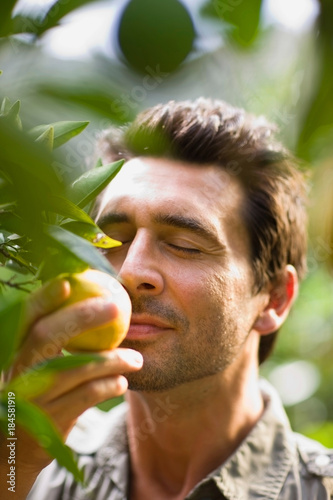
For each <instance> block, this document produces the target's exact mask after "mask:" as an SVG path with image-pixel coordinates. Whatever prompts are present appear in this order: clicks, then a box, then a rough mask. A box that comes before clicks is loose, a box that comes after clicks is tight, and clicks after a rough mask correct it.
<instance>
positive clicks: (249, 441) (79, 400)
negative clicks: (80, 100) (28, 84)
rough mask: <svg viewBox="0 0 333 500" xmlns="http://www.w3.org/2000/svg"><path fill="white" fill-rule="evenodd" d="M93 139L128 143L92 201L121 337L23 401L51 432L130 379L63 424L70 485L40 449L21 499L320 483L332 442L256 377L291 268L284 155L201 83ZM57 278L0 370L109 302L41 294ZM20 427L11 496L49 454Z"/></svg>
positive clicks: (226, 494) (110, 153)
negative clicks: (105, 238)
mask: <svg viewBox="0 0 333 500" xmlns="http://www.w3.org/2000/svg"><path fill="white" fill-rule="evenodd" d="M99 147H100V151H101V153H102V155H103V157H104V159H105V160H108V161H110V160H114V159H115V158H119V157H124V158H126V159H128V162H127V163H126V164H125V165H124V167H123V169H122V170H121V172H120V173H119V174H118V175H117V177H116V178H115V180H114V181H112V183H111V184H110V185H109V186H108V187H107V188H106V190H105V191H104V193H103V195H102V196H101V197H100V198H99V200H98V203H97V206H96V209H95V215H96V220H97V222H98V224H99V225H100V226H101V227H102V228H103V229H104V231H105V232H106V233H107V234H109V235H110V236H111V237H113V238H115V239H118V240H120V241H122V243H123V245H122V246H121V247H117V248H114V249H111V250H110V251H108V252H107V257H108V259H109V260H110V262H111V264H112V265H113V266H114V268H115V269H116V271H117V272H118V274H119V278H120V279H121V282H122V283H123V285H124V286H125V288H126V289H127V291H128V293H129V295H130V297H131V300H132V306H133V315H132V322H131V326H130V329H129V332H128V335H127V337H126V339H125V341H124V342H123V343H122V345H121V348H119V349H117V350H115V351H113V352H111V353H105V361H103V362H101V363H98V364H97V363H96V364H92V365H88V366H86V367H83V368H82V367H81V368H78V369H72V370H69V371H68V372H67V373H65V374H61V375H60V376H59V380H57V381H56V383H55V385H54V387H52V388H51V389H50V390H48V391H47V392H46V393H45V394H43V395H42V396H40V397H39V398H38V399H37V400H36V402H37V403H38V404H39V405H40V406H41V407H42V408H43V409H44V410H45V411H47V412H48V413H49V414H50V415H51V416H52V418H53V420H54V421H55V423H56V425H57V426H58V428H59V429H60V430H61V432H62V433H63V435H64V436H67V435H68V433H69V431H70V430H71V429H72V427H73V424H74V423H75V421H76V419H77V418H78V416H79V415H80V414H81V413H82V412H83V411H84V410H86V409H87V408H90V407H91V406H93V405H95V404H97V403H99V402H101V401H104V400H106V399H108V398H112V397H114V396H117V395H119V394H122V393H124V392H125V391H126V388H127V384H128V386H129V389H130V390H129V391H127V392H126V395H125V398H126V403H124V404H122V405H120V406H118V407H116V408H115V409H114V410H112V411H111V412H110V413H109V414H106V415H98V416H96V417H95V416H94V417H93V418H94V419H95V418H96V420H93V421H92V423H87V421H86V420H84V421H83V422H82V421H80V420H79V423H80V425H78V424H77V425H76V427H74V429H73V430H72V432H71V433H70V434H69V440H68V442H69V444H70V445H71V446H72V447H73V449H74V450H75V451H76V452H77V453H78V457H79V464H80V466H84V467H85V475H86V481H87V484H88V487H87V489H84V488H82V487H80V486H79V485H77V484H76V483H75V481H74V480H73V478H72V477H71V475H70V474H68V473H67V472H66V471H65V470H64V469H61V468H60V467H59V466H57V465H56V463H55V462H53V463H52V464H51V465H50V466H49V467H47V468H46V469H45V470H44V471H43V472H42V473H41V474H40V476H39V477H38V478H37V481H36V482H35V484H34V486H33V488H32V490H31V492H30V494H29V496H28V499H29V500H32V499H33V500H35V499H36V500H37V499H38V500H43V499H48V500H53V499H62V500H67V499H68V500H69V499H82V498H93V499H95V500H106V499H108V500H116V499H118V500H120V499H127V498H128V499H130V500H150V499H154V500H155V499H156V500H166V499H172V500H181V499H188V500H189V499H191V500H197V499H200V500H204V499H205V500H208V499H210V500H213V499H214V500H215V499H228V500H241V499H259V498H260V499H271V500H273V499H282V500H287V499H288V500H295V499H303V500H304V499H306V500H315V499H318V500H323V499H327V498H329V495H330V493H331V492H332V491H333V490H332V487H331V477H332V476H333V465H332V454H330V453H329V451H328V450H326V449H324V448H323V447H321V446H320V445H319V444H317V443H314V442H312V441H310V440H307V439H306V438H303V437H301V436H297V435H295V434H293V433H292V432H291V430H290V428H289V424H288V422H287V419H286V416H285V414H284V413H283V410H282V407H281V403H280V402H279V399H278V397H277V395H276V394H275V392H274V390H273V389H272V388H271V387H270V386H269V385H268V384H267V383H265V384H261V383H259V381H258V365H259V363H261V362H262V361H264V359H266V357H267V356H268V355H269V353H270V351H271V349H272V347H273V344H274V340H275V337H276V334H277V331H278V330H279V328H280V326H281V325H282V323H283V322H284V321H285V319H286V317H287V315H288V313H289V310H290V308H291V306H292V304H293V302H294V299H295V297H296V295H297V289H298V280H299V279H301V278H302V277H303V276H304V273H305V267H306V265H305V258H306V216H305V208H304V205H305V186H304V181H303V178H302V175H301V173H300V172H299V171H298V170H297V169H296V167H295V165H294V161H293V160H292V158H291V156H290V155H289V154H288V153H287V152H286V151H285V150H284V149H283V148H282V146H281V145H280V144H279V143H277V142H276V140H275V139H274V137H273V130H272V128H271V127H270V126H269V125H268V124H267V123H266V122H265V121H264V120H263V119H261V118H255V117H251V116H249V115H247V114H246V113H245V112H244V111H242V110H238V109H235V108H233V107H231V106H228V105H227V104H225V103H223V102H220V101H211V100H206V99H198V100H197V101H195V102H193V103H192V102H181V103H176V102H170V103H168V104H166V105H159V106H156V107H154V108H152V109H150V110H147V111H146V112H144V113H142V114H141V115H139V117H138V118H137V119H136V121H135V122H134V123H133V124H132V125H131V126H130V127H129V128H128V129H126V130H123V131H122V132H119V131H118V133H115V132H114V131H113V132H110V134H107V135H106V136H105V137H104V138H103V140H102V141H101V143H100V146H99ZM69 294H70V286H69V284H68V283H67V282H64V281H57V282H54V283H50V284H48V285H47V286H46V287H44V288H43V289H42V290H41V291H39V292H37V293H36V294H35V295H34V296H32V297H31V300H30V303H29V312H28V316H29V324H30V328H29V331H28V332H27V335H26V340H25V343H24V344H23V346H22V349H21V352H20V354H19V356H18V359H17V360H16V364H15V366H14V367H13V371H14V373H15V371H17V370H18V368H17V367H19V366H20V367H21V369H22V365H26V366H29V365H31V364H33V359H34V356H35V355H36V353H38V355H39V357H40V356H43V357H45V358H46V357H47V356H48V355H47V352H50V350H47V349H46V348H45V347H46V346H47V345H48V343H50V342H52V340H54V339H57V340H59V338H60V333H61V332H63V331H64V328H65V325H66V324H67V325H68V324H70V323H71V322H75V324H76V325H79V327H80V328H81V329H84V328H87V325H86V323H85V319H84V318H85V316H86V314H85V313H86V311H87V310H89V311H90V312H91V311H93V312H95V314H93V315H92V316H93V318H94V319H93V320H92V321H93V323H94V325H96V326H97V325H100V324H103V323H104V322H106V321H107V320H109V319H110V317H113V315H114V314H115V310H114V307H113V305H112V304H110V303H107V302H106V301H105V300H104V299H90V300H87V301H84V302H82V303H79V304H75V305H73V306H68V307H66V308H63V309H61V310H57V307H58V306H59V305H60V304H61V303H62V302H63V301H64V300H65V299H66V298H67V297H68V296H69ZM91 326H92V324H91V323H89V328H91ZM142 358H143V363H142ZM85 415H87V414H85ZM104 434H105V435H104ZM19 439H20V451H18V457H17V462H18V464H19V465H20V481H19V480H18V481H17V482H20V485H18V488H19V491H18V492H17V498H25V495H26V494H27V493H28V491H29V489H30V488H31V486H32V485H33V483H34V481H35V479H36V477H37V476H38V473H39V472H40V471H41V470H42V468H43V467H45V466H46V465H47V464H48V463H49V462H50V459H49V458H48V457H46V456H45V453H44V452H43V451H42V450H40V449H39V448H38V447H37V446H36V445H35V444H34V443H33V442H32V441H31V440H30V439H29V438H28V437H27V436H25V435H24V434H22V435H21V436H19ZM332 494H333V493H332ZM4 498H10V497H9V496H8V495H7V497H6V496H5V497H4Z"/></svg>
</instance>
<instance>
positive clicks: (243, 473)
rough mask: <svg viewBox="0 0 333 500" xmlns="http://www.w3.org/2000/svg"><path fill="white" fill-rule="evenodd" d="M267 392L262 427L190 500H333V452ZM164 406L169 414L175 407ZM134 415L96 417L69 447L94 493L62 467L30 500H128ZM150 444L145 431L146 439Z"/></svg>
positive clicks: (88, 418)
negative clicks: (129, 420)
mask: <svg viewBox="0 0 333 500" xmlns="http://www.w3.org/2000/svg"><path fill="white" fill-rule="evenodd" d="M261 389H262V393H263V396H264V400H265V411H264V413H263V415H262V417H261V418H260V420H259V421H258V422H257V424H256V425H255V427H254V428H253V429H252V431H251V432H250V433H249V434H248V436H247V437H246V439H245V440H244V441H243V442H242V443H241V445H240V446H239V447H238V448H237V450H236V451H235V452H234V453H233V454H232V455H231V456H230V457H229V458H228V460H226V461H225V462H224V463H223V464H221V466H220V467H218V468H217V469H216V470H214V471H213V472H211V474H209V475H208V476H207V477H206V478H204V479H203V480H202V481H201V482H200V483H199V484H198V485H197V486H195V488H194V489H193V490H192V491H191V492H190V493H189V494H188V495H187V497H186V499H184V500H259V499H260V500H328V499H331V498H333V479H332V478H333V450H327V449H326V448H324V447H323V446H322V445H320V444H319V443H317V442H315V441H312V440H310V439H308V438H305V437H304V436H301V435H299V434H296V433H293V432H292V431H291V429H290V426H289V422H288V420H287V416H286V414H285V412H284V410H283V408H282V404H281V402H280V399H279V397H278V395H277V394H276V392H275V390H274V389H273V388H272V387H271V386H270V385H269V384H268V383H267V382H265V381H261ZM160 403H161V408H162V406H163V405H164V406H165V408H164V411H167V408H168V405H167V403H168V402H167V401H166V400H164V401H163V400H162V399H161V400H160ZM169 407H170V405H169ZM127 411H128V407H127V404H126V403H122V404H121V405H119V406H117V407H116V408H114V409H113V410H111V411H110V412H108V413H103V412H100V411H99V410H97V409H91V410H88V412H86V413H85V414H84V415H83V417H82V418H80V419H79V421H78V423H77V425H76V427H75V428H74V429H73V431H72V433H71V434H70V436H69V439H68V444H69V445H70V446H71V447H72V448H73V449H74V450H75V451H76V453H77V454H78V460H79V465H80V467H84V468H85V477H86V481H87V484H88V488H87V489H83V488H82V487H81V486H79V485H78V484H77V483H76V482H75V481H74V479H73V477H72V475H71V474H70V473H68V472H67V471H66V470H65V469H63V468H61V467H59V466H58V465H57V463H56V462H55V461H54V462H52V463H51V464H50V465H49V466H48V467H46V468H45V469H44V470H43V471H42V472H41V473H40V475H39V476H38V478H37V480H36V482H35V484H34V486H33V488H32V490H31V492H30V494H29V495H28V498H27V500H88V499H90V500H126V499H127V498H128V495H127V492H128V486H129V485H128V477H129V454H128V445H127V438H126V414H127ZM147 432H148V430H147ZM144 438H145V433H144V432H141V437H140V439H142V440H144ZM194 439H195V437H194ZM147 500H158V499H147Z"/></svg>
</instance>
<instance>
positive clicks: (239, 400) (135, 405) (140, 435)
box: [127, 360, 263, 499]
mask: <svg viewBox="0 0 333 500" xmlns="http://www.w3.org/2000/svg"><path fill="white" fill-rule="evenodd" d="M243 361H244V360H243ZM237 365H239V366H237ZM127 399H128V401H129V405H130V412H129V420H128V434H129V446H130V455H131V473H132V478H131V484H132V496H131V498H133V499H134V498H135V499H142V498H160V499H164V498H173V499H176V498H184V496H186V494H187V493H188V492H189V491H190V490H191V489H192V488H193V487H194V486H195V485H196V484H197V483H198V482H199V481H200V480H201V479H203V478H204V477H205V476H206V475H207V474H208V473H210V472H212V471H213V470H214V469H216V468H217V467H218V466H219V465H221V464H222V463H223V462H224V461H225V460H226V459H227V458H228V457H229V456H230V455H231V454H232V453H233V452H234V451H235V450H236V448H237V447H238V446H239V445H240V443H241V442H242V441H243V439H244V438H245V437H246V436H247V434H248V433H249V432H250V430H251V429H252V427H253V426H254V425H255V423H256V422H257V420H258V419H259V418H260V416H261V414H262V412H263V401H262V397H261V394H260V391H259V388H258V373H257V367H256V365H255V364H249V365H248V366H246V367H245V368H244V365H242V360H240V362H235V363H233V364H232V365H231V366H230V367H228V369H226V370H225V371H224V372H223V373H220V374H218V375H214V376H211V377H206V378H204V379H201V380H199V381H195V382H191V383H188V384H184V385H182V386H179V387H176V388H174V389H172V390H170V391H168V392H163V393H141V392H133V391H128V394H127ZM147 488H149V491H147ZM134 492H135V493H134ZM148 493H149V494H148Z"/></svg>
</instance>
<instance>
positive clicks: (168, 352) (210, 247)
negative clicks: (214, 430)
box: [97, 158, 262, 391]
mask: <svg viewBox="0 0 333 500" xmlns="http://www.w3.org/2000/svg"><path fill="white" fill-rule="evenodd" d="M243 196H244V194H243V190H242V188H241V186H240V184H239V183H238V182H237V178H235V177H234V178H232V177H229V176H228V175H227V174H226V173H224V172H223V171H221V169H220V168H218V167H215V166H198V165H190V164H185V163H180V162H175V161H171V160H166V159H155V158H139V159H133V160H131V161H129V162H127V163H126V164H125V165H124V167H123V168H122V170H121V171H120V173H119V174H118V175H117V177H116V178H115V179H114V180H113V181H112V183H111V184H110V185H109V187H108V188H107V190H106V191H105V194H104V197H103V199H102V203H101V206H100V211H99V214H98V217H97V222H98V223H99V224H100V226H101V227H102V228H103V229H104V231H105V232H106V233H107V234H108V235H110V236H111V237H113V238H115V239H117V240H120V241H122V242H123V245H122V246H121V247H117V248H114V249H111V250H110V251H108V254H107V256H108V259H109V261H110V262H111V264H112V265H113V267H114V268H115V269H116V271H117V272H118V273H119V277H120V278H121V280H122V283H123V285H124V286H125V287H126V289H127V291H128V293H129V294H130V297H131V300H132V305H133V316H132V325H131V327H130V330H129V333H128V336H127V337H126V339H125V340H124V342H123V343H122V346H123V347H131V348H133V349H136V350H138V351H140V352H141V353H142V355H143V357H144V366H143V368H142V370H140V371H139V372H136V373H133V374H130V375H129V376H128V379H129V386H130V388H132V389H138V390H146V391H154V390H165V389H169V388H172V387H175V386H177V385H179V384H182V383H185V382H188V381H192V380H196V379H200V378H202V377H205V376H209V375H213V374H216V373H219V372H222V371H223V370H224V369H225V368H226V367H228V366H229V365H230V364H231V363H232V362H233V360H234V359H235V358H236V357H238V356H239V355H241V353H242V352H243V351H244V349H245V347H244V346H245V345H246V339H247V338H248V334H249V332H250V331H251V330H252V327H253V324H254V322H255V320H256V318H257V316H258V314H259V313H260V312H261V309H260V307H262V300H259V299H260V297H259V298H258V296H253V294H252V289H253V274H252V271H251V262H250V247H249V236H248V233H247V230H246V228H245V227H244V224H243V221H242V219H241V215H240V209H241V203H242V199H243Z"/></svg>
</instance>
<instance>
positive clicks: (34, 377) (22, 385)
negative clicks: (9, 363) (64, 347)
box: [6, 354, 104, 399]
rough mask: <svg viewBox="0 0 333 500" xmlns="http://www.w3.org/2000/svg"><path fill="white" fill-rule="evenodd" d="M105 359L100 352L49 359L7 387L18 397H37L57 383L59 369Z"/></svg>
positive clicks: (15, 379) (67, 368)
mask: <svg viewBox="0 0 333 500" xmlns="http://www.w3.org/2000/svg"><path fill="white" fill-rule="evenodd" d="M103 359H104V358H103V357H102V356H99V355H98V354H77V355H73V356H66V357H59V358H54V359H51V360H47V361H45V362H43V363H40V364H38V365H35V366H32V367H31V368H30V369H29V370H28V371H26V372H24V373H22V374H21V375H19V376H17V377H15V378H14V379H13V380H12V381H11V382H10V383H9V384H8V385H7V386H6V388H7V391H12V392H14V393H15V394H16V395H17V396H18V397H21V398H24V399H30V398H35V397H37V396H39V395H40V394H42V393H43V392H45V391H47V390H48V389H49V388H50V387H51V386H52V385H53V384H54V383H55V381H56V375H57V373H58V372H59V371H61V370H70V369H72V368H79V367H80V366H83V365H86V364H88V363H92V362H96V361H101V360H103Z"/></svg>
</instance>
